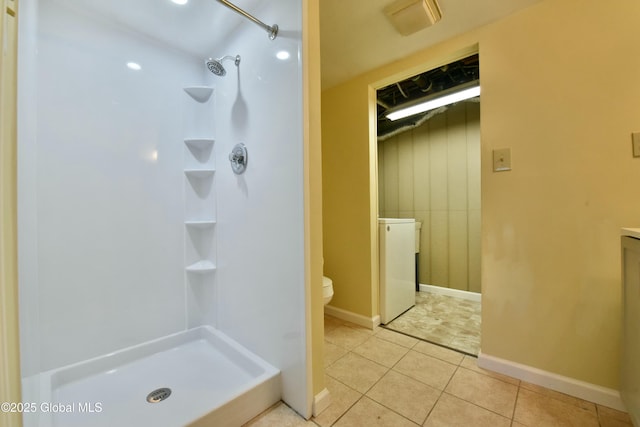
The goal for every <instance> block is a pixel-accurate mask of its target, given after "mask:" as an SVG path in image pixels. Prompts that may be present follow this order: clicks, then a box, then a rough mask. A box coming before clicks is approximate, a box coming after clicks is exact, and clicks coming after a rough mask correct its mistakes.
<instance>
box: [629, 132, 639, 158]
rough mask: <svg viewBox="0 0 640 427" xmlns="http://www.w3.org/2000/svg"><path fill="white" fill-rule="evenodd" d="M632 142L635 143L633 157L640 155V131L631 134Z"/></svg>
mask: <svg viewBox="0 0 640 427" xmlns="http://www.w3.org/2000/svg"><path fill="white" fill-rule="evenodd" d="M631 142H632V144H633V157H640V132H634V133H632V134H631Z"/></svg>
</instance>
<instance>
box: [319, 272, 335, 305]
mask: <svg viewBox="0 0 640 427" xmlns="http://www.w3.org/2000/svg"><path fill="white" fill-rule="evenodd" d="M322 297H323V298H324V305H327V304H329V301H331V298H332V297H333V280H331V279H329V278H328V277H326V276H322Z"/></svg>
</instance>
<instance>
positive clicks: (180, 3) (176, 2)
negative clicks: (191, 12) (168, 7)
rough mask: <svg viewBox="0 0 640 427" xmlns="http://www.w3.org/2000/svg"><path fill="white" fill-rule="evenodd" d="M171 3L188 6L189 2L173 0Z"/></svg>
mask: <svg viewBox="0 0 640 427" xmlns="http://www.w3.org/2000/svg"><path fill="white" fill-rule="evenodd" d="M171 1H172V2H174V3H175V4H179V5H183V4H187V2H188V1H189V0H171Z"/></svg>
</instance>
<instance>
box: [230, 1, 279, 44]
mask: <svg viewBox="0 0 640 427" xmlns="http://www.w3.org/2000/svg"><path fill="white" fill-rule="evenodd" d="M218 1H219V2H220V3H222V4H223V5H225V6H227V7H228V8H229V9H231V10H233V11H234V12H236V13H239V14H240V15H242V16H244V17H245V18H248V19H249V20H251V21H253V22H254V23H255V24H258V25H259V26H261V27H262V28H264V29H265V30H267V33H269V38H270V39H271V40H273V39H275V38H276V36H277V35H278V26H277V25H276V24H274V25H271V26H269V25H267V24H265V23H264V22H262V21H261V20H259V19H258V18H256V17H254V16H253V15H251V14H249V13H247V12H245V11H244V10H242V9H240V8H239V7H238V6H236V5H235V4H233V3H230V2H228V1H227V0H218Z"/></svg>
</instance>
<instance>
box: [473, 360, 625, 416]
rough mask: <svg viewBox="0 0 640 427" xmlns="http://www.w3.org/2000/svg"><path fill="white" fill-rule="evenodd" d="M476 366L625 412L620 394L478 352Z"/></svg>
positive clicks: (616, 391)
mask: <svg viewBox="0 0 640 427" xmlns="http://www.w3.org/2000/svg"><path fill="white" fill-rule="evenodd" d="M478 366H479V367H481V368H483V369H487V370H489V371H494V372H498V373H500V374H504V375H508V376H510V377H513V378H517V379H519V380H521V381H526V382H529V383H532V384H536V385H539V386H542V387H546V388H548V389H551V390H555V391H559V392H560V393H564V394H568V395H570V396H574V397H577V398H580V399H583V400H587V401H589V402H593V403H597V404H599V405H603V406H606V407H609V408H613V409H617V410H619V411H625V412H626V408H625V406H624V403H623V402H622V399H621V397H620V392H619V391H618V390H614V389H611V388H606V387H602V386H599V385H595V384H591V383H588V382H584V381H580V380H576V379H574V378H571V377H565V376H562V375H558V374H554V373H552V372H548V371H543V370H542V369H538V368H533V367H531V366H527V365H522V364H520V363H516V362H512V361H510V360H506V359H501V358H499V357H495V356H489V355H487V354H483V353H482V352H480V354H479V355H478Z"/></svg>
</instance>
